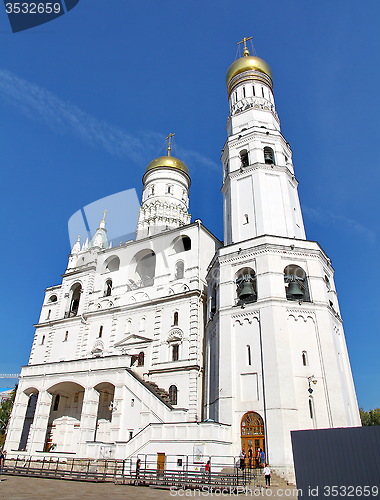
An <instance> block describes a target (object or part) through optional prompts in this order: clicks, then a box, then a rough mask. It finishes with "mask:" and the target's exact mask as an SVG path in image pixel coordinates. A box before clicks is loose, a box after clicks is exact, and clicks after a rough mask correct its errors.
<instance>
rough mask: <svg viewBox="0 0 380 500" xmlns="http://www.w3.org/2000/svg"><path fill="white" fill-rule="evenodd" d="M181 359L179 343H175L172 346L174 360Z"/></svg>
mask: <svg viewBox="0 0 380 500" xmlns="http://www.w3.org/2000/svg"><path fill="white" fill-rule="evenodd" d="M178 359H179V345H178V344H174V345H173V346H172V361H178Z"/></svg>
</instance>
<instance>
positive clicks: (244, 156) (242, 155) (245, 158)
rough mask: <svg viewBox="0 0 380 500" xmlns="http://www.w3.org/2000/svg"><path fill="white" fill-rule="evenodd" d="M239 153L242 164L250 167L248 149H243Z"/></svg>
mask: <svg viewBox="0 0 380 500" xmlns="http://www.w3.org/2000/svg"><path fill="white" fill-rule="evenodd" d="M239 155H240V161H241V166H242V167H248V165H249V159H248V151H247V150H246V149H242V150H241V151H240V153H239Z"/></svg>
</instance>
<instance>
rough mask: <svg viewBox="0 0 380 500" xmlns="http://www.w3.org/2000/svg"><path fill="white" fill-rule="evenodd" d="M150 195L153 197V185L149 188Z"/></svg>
mask: <svg viewBox="0 0 380 500" xmlns="http://www.w3.org/2000/svg"><path fill="white" fill-rule="evenodd" d="M150 194H151V196H152V195H154V184H153V186H151V188H150Z"/></svg>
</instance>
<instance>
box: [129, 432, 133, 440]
mask: <svg viewBox="0 0 380 500" xmlns="http://www.w3.org/2000/svg"><path fill="white" fill-rule="evenodd" d="M132 438H133V431H129V440H131V439H132Z"/></svg>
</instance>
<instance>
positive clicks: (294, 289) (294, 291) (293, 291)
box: [287, 281, 304, 300]
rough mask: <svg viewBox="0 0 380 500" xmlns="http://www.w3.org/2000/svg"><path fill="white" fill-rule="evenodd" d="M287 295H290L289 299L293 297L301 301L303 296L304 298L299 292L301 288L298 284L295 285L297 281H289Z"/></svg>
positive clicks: (301, 292)
mask: <svg viewBox="0 0 380 500" xmlns="http://www.w3.org/2000/svg"><path fill="white" fill-rule="evenodd" d="M287 294H288V295H290V296H291V297H293V298H294V299H296V300H302V299H303V296H304V293H303V291H302V290H301V288H300V286H299V284H298V283H297V281H291V282H290V283H289V286H288V293H287Z"/></svg>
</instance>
